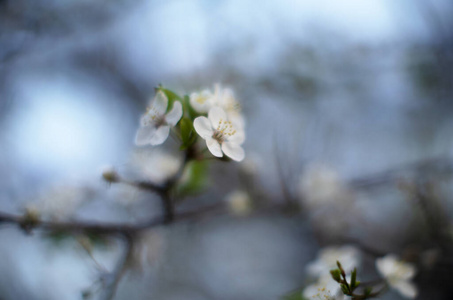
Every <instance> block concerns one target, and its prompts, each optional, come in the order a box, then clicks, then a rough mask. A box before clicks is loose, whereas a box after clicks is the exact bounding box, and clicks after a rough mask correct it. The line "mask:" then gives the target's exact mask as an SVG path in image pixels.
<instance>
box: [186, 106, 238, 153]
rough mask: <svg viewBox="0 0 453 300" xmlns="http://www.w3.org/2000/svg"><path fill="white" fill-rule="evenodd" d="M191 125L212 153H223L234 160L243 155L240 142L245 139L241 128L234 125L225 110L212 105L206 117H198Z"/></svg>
mask: <svg viewBox="0 0 453 300" xmlns="http://www.w3.org/2000/svg"><path fill="white" fill-rule="evenodd" d="M193 126H194V128H195V130H196V132H197V133H198V134H199V135H200V136H201V137H202V138H203V139H205V140H206V145H207V147H208V149H209V151H210V152H211V153H212V155H214V156H216V157H222V156H223V154H225V155H226V156H228V157H230V158H231V159H233V160H235V161H241V160H243V159H244V157H245V152H244V149H243V148H242V147H241V144H242V143H243V142H244V140H245V133H244V131H243V129H242V128H238V127H236V126H235V125H234V124H233V123H232V122H231V121H230V120H229V119H228V116H227V114H226V112H225V111H224V110H223V109H222V108H220V107H217V106H216V107H213V108H211V109H210V110H209V112H208V117H207V118H206V117H198V118H196V119H195V120H194V122H193Z"/></svg>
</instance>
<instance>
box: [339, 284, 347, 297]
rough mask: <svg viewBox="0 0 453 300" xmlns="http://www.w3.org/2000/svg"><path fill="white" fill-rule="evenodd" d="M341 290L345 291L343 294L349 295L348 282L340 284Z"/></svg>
mask: <svg viewBox="0 0 453 300" xmlns="http://www.w3.org/2000/svg"><path fill="white" fill-rule="evenodd" d="M340 287H341V290H342V291H343V294H345V295H348V294H349V289H348V287H347V286H346V284H340Z"/></svg>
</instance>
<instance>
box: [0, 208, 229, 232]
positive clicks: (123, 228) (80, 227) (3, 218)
mask: <svg viewBox="0 0 453 300" xmlns="http://www.w3.org/2000/svg"><path fill="white" fill-rule="evenodd" d="M223 206H224V205H223V203H216V204H213V205H210V206H206V207H203V208H201V209H198V210H196V211H189V212H184V213H180V214H176V215H175V216H174V218H173V221H172V222H176V221H183V220H188V219H192V218H196V217H200V216H202V215H205V214H207V213H210V212H214V211H218V210H219V209H222V208H223ZM168 223H169V222H168V218H167V217H165V216H161V217H157V218H153V219H150V220H148V221H145V222H140V223H136V224H124V223H123V224H121V223H100V222H86V221H83V222H82V221H74V222H54V221H44V220H33V219H31V218H30V217H29V216H28V215H24V216H21V215H14V214H9V213H5V212H0V225H1V224H13V225H14V224H15V225H18V226H19V227H21V228H22V229H24V230H27V231H29V230H33V229H35V228H40V229H43V230H53V231H64V232H70V233H95V234H102V235H105V234H122V235H124V234H131V235H133V234H135V233H137V232H140V231H143V230H146V229H149V228H153V227H157V226H161V225H164V224H168Z"/></svg>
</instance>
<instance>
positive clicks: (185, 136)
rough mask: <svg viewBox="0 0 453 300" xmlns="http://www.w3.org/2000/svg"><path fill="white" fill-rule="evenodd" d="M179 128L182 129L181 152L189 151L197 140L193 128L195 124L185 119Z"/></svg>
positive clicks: (180, 122)
mask: <svg viewBox="0 0 453 300" xmlns="http://www.w3.org/2000/svg"><path fill="white" fill-rule="evenodd" d="M179 128H180V129H181V139H182V145H181V147H180V150H184V149H187V148H188V147H190V146H192V145H193V143H195V141H196V140H197V134H196V132H195V130H194V128H193V123H192V121H191V120H190V119H188V118H186V117H184V118H182V119H181V120H180V121H179Z"/></svg>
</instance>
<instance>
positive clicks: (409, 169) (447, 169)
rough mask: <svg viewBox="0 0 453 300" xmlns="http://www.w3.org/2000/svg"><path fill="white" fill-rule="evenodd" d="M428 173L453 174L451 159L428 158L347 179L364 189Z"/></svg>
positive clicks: (354, 185)
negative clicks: (404, 177) (407, 176)
mask: <svg viewBox="0 0 453 300" xmlns="http://www.w3.org/2000/svg"><path fill="white" fill-rule="evenodd" d="M428 173H429V174H437V175H439V176H444V175H451V174H453V161H452V160H451V159H450V158H448V157H438V158H429V159H425V160H421V161H417V162H414V163H410V164H407V165H403V166H400V167H397V168H392V169H390V170H388V171H384V172H381V173H377V174H374V175H369V176H361V177H359V178H355V179H352V180H350V181H349V185H350V186H351V187H353V188H356V189H366V188H372V187H375V186H380V185H385V184H389V183H394V182H397V181H398V180H399V179H401V178H402V177H403V176H406V175H409V176H427V175H426V174H428Z"/></svg>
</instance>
